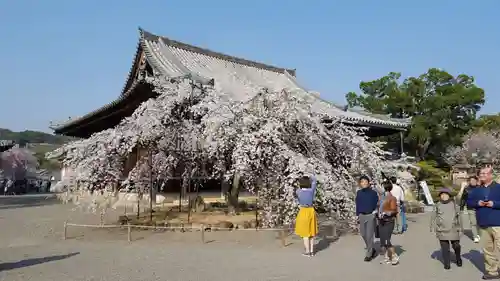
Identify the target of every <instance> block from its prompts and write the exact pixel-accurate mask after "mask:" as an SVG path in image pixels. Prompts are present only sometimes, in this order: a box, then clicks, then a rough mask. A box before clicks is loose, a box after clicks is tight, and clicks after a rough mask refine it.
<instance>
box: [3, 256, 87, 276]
mask: <svg viewBox="0 0 500 281" xmlns="http://www.w3.org/2000/svg"><path fill="white" fill-rule="evenodd" d="M78 254H80V253H79V252H76V253H71V254H67V255H57V256H50V257H43V258H33V259H25V260H21V261H18V262H10V263H2V264H0V271H5V270H13V269H17V268H23V267H28V266H33V265H37V264H42V263H46V262H53V261H58V260H63V259H67V258H71V257H73V256H76V255H78Z"/></svg>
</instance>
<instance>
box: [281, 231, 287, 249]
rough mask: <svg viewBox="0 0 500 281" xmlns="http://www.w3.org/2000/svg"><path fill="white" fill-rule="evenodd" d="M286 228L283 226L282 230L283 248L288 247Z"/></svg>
mask: <svg viewBox="0 0 500 281" xmlns="http://www.w3.org/2000/svg"><path fill="white" fill-rule="evenodd" d="M285 229H286V228H285V226H283V229H282V230H281V246H282V247H283V248H285V247H286V231H285Z"/></svg>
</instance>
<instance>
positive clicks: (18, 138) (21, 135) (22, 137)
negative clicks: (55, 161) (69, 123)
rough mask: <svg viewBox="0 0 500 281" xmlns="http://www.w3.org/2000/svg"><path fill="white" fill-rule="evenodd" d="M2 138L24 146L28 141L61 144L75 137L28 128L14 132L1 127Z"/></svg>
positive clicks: (0, 136) (0, 138)
mask: <svg viewBox="0 0 500 281" xmlns="http://www.w3.org/2000/svg"><path fill="white" fill-rule="evenodd" d="M0 140H13V141H14V142H16V143H17V144H19V145H20V146H24V145H26V144H27V143H46V144H54V145H61V144H64V143H67V142H69V141H71V140H74V139H73V138H71V137H65V136H56V135H52V134H47V133H44V132H38V131H29V130H27V131H22V132H13V131H11V130H9V129H2V128H0Z"/></svg>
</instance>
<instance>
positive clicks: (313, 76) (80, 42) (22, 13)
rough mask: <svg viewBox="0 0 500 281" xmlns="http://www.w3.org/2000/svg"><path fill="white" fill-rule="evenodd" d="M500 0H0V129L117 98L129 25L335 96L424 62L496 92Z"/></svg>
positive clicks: (132, 41)
mask: <svg viewBox="0 0 500 281" xmlns="http://www.w3.org/2000/svg"><path fill="white" fill-rule="evenodd" d="M498 11H500V1H498V0H497V1H495V0H481V1H465V0H462V1H460V0H457V1H435V0H434V1H428V0H422V1H401V0H399V1H395V0H394V1H393V0H380V1H373V0H364V1H361V0H349V1H347V0H345V1H334V0H331V1H326V0H324V1H313V0H310V1H299V0H289V1H284V0H283V1H282V0H274V1H271V0H267V1H265V0H252V1H225V0H212V1H202V0H192V1H166V0H164V1H155V0H150V1H131V0H121V1H118V0H108V1H96V0H86V1H55V0H45V1H28V0H17V1H8V0H0V31H1V37H2V44H0V77H1V81H2V83H1V86H2V89H1V91H0V106H1V107H0V127H3V128H10V129H12V130H24V129H33V130H42V131H47V132H49V131H50V129H49V128H48V126H49V121H50V120H54V121H57V120H64V119H67V118H68V117H69V116H79V115H83V114H85V113H87V112H89V111H91V110H93V109H96V108H98V107H100V106H102V105H103V104H105V103H108V102H110V101H111V100H113V99H114V98H116V97H117V96H118V95H119V94H120V91H121V89H122V87H123V85H124V82H125V78H126V76H127V74H128V71H129V69H130V67H131V61H132V58H133V55H134V52H135V48H136V44H137V40H138V27H139V26H141V27H143V28H144V29H146V30H148V31H150V32H153V33H156V34H160V35H164V36H167V37H169V38H172V39H176V40H178V41H182V42H186V43H190V44H194V45H198V46H201V47H205V48H209V49H212V50H215V51H219V52H223V53H227V54H230V55H234V56H241V57H244V58H248V59H252V60H257V61H262V62H265V63H270V64H274V65H277V66H281V67H287V68H297V76H298V80H299V82H300V83H301V84H303V85H304V86H306V87H307V88H309V89H311V90H316V91H319V92H321V95H322V96H323V97H324V98H326V99H329V100H332V101H335V102H338V103H344V101H345V99H344V95H345V93H346V92H348V91H352V90H358V85H359V82H360V81H361V80H370V79H375V78H378V77H381V76H383V75H385V74H387V73H388V72H390V71H398V72H402V73H403V77H406V76H411V75H418V74H421V73H423V72H425V71H426V70H427V69H428V68H430V67H439V68H443V69H445V70H447V71H449V72H450V73H452V74H458V73H466V74H469V75H473V76H475V77H476V80H477V84H478V85H479V86H480V87H483V88H484V89H485V90H486V95H487V104H486V106H485V107H484V108H483V111H482V112H483V113H494V112H498V109H497V108H496V106H495V104H498V103H499V101H500V96H499V95H500V85H499V77H500V76H499V74H498V68H499V67H500V32H499V30H500V15H499V12H498Z"/></svg>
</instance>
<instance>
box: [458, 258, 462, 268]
mask: <svg viewBox="0 0 500 281" xmlns="http://www.w3.org/2000/svg"><path fill="white" fill-rule="evenodd" d="M462 265H463V263H462V259H461V258H458V259H457V266H458V267H462Z"/></svg>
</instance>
